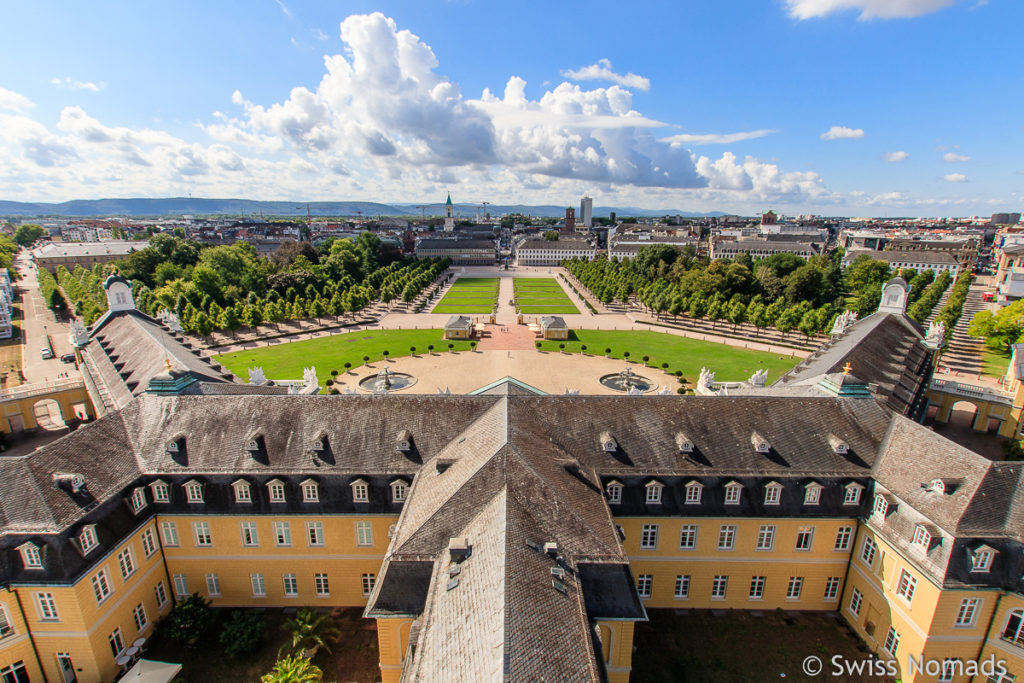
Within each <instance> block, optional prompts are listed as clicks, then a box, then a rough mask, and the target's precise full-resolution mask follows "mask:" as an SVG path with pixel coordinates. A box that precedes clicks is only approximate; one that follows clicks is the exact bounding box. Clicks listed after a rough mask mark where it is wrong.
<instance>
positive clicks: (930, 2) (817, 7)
mask: <svg viewBox="0 0 1024 683" xmlns="http://www.w3.org/2000/svg"><path fill="white" fill-rule="evenodd" d="M954 2H956V0H786V7H787V9H788V10H789V16H791V17H793V18H794V19H813V18H816V17H824V16H827V15H829V14H832V13H834V12H842V11H847V10H856V11H859V12H860V15H859V16H858V17H857V18H858V19H860V20H861V21H866V20H868V19H905V18H910V17H919V16H922V15H925V14H930V13H932V12H937V11H939V10H940V9H943V8H944V7H949V6H950V5H952V4H953V3H954Z"/></svg>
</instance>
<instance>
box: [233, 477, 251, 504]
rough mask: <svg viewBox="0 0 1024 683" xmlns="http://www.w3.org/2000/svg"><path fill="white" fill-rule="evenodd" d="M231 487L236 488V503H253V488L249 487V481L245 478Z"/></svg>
mask: <svg viewBox="0 0 1024 683" xmlns="http://www.w3.org/2000/svg"><path fill="white" fill-rule="evenodd" d="M231 488H233V489H234V490H235V502H236V503H251V502H252V489H251V488H250V487H249V482H247V481H245V480H244V479H240V480H238V481H236V482H235V483H234V484H232V485H231Z"/></svg>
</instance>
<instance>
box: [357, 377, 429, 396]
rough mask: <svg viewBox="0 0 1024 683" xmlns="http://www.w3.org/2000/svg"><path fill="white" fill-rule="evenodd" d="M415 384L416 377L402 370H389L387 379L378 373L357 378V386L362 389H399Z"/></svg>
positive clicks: (372, 390) (370, 390)
mask: <svg viewBox="0 0 1024 683" xmlns="http://www.w3.org/2000/svg"><path fill="white" fill-rule="evenodd" d="M413 384H416V378H415V377H413V376H412V375H407V374H406V373H404V372H389V373H388V375H387V379H385V378H384V377H381V376H380V375H370V376H369V377H364V378H362V379H361V380H359V388H360V389H362V390H363V391H369V392H371V393H372V392H375V391H401V390H402V389H408V388H409V387H411V386H412V385H413Z"/></svg>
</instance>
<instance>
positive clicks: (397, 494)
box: [391, 479, 611, 503]
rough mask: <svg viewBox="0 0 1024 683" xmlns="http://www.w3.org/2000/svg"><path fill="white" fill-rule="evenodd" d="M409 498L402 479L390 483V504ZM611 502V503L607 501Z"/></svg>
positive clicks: (406, 485)
mask: <svg viewBox="0 0 1024 683" xmlns="http://www.w3.org/2000/svg"><path fill="white" fill-rule="evenodd" d="M408 497H409V484H408V483H407V482H405V481H403V480H402V479H396V480H394V481H393V482H391V502H392V503H404V502H405V499H406V498H408ZM608 502H611V501H608Z"/></svg>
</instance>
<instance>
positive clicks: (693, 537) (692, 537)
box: [679, 524, 700, 550]
mask: <svg viewBox="0 0 1024 683" xmlns="http://www.w3.org/2000/svg"><path fill="white" fill-rule="evenodd" d="M699 528H700V527H699V526H698V525H697V524H684V525H682V527H680V529H679V549H680V550H696V549H697V530H698V529H699ZM686 540H689V541H691V542H690V544H689V545H687V544H685V543H684V542H683V541H686Z"/></svg>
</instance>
